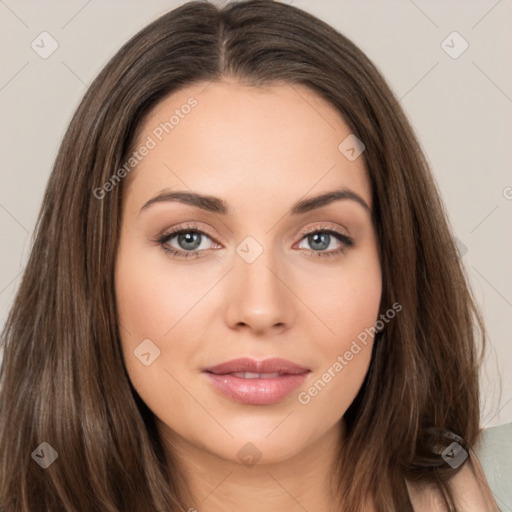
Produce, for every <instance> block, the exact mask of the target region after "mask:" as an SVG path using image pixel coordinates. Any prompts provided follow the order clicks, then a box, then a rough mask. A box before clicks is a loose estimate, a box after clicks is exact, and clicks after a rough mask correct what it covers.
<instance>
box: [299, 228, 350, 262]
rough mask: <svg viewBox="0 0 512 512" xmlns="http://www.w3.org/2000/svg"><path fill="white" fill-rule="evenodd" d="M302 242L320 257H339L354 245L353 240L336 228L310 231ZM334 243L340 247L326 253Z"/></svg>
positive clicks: (300, 247) (313, 253)
mask: <svg viewBox="0 0 512 512" xmlns="http://www.w3.org/2000/svg"><path fill="white" fill-rule="evenodd" d="M302 240H305V241H306V242H307V243H308V244H309V245H310V247H311V248H312V255H314V256H320V257H324V256H325V257H328V256H337V255H339V254H341V253H343V252H345V251H346V250H347V249H348V248H350V247H352V246H353V245H354V240H353V239H352V238H350V237H349V236H347V235H345V234H344V233H342V232H341V231H337V230H336V229H334V228H322V227H316V228H315V229H314V230H312V231H308V232H307V233H306V234H305V236H303V238H302ZM302 240H301V244H302V243H303V242H302ZM333 242H337V243H338V247H336V248H334V249H332V248H331V249H332V250H330V251H326V249H328V248H329V246H330V245H331V244H332V243H333ZM298 248H299V249H302V248H303V247H302V246H299V247H298Z"/></svg>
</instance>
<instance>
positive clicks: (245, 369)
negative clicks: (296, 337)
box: [204, 358, 311, 405]
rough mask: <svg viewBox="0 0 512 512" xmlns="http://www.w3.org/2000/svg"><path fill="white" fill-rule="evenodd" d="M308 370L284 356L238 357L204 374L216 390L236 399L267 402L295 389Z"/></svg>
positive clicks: (272, 401)
mask: <svg viewBox="0 0 512 512" xmlns="http://www.w3.org/2000/svg"><path fill="white" fill-rule="evenodd" d="M310 371H311V370H309V369H308V368H305V367H303V366H300V365H298V364H295V363H292V362H291V361H287V360H286V359H280V358H272V359H266V360H264V361H255V360H254V359H249V358H240V359H233V360H232V361H227V362H225V363H222V364H219V365H216V366H212V367H208V368H205V369H204V374H205V375H206V377H207V378H208V380H209V382H210V383H211V384H212V385H213V386H214V387H215V388H216V389H217V391H219V392H220V393H221V394H223V395H224V396H226V397H228V398H230V399H232V400H234V401H236V402H239V403H242V404H249V405H267V404H273V403H276V402H279V401H280V400H282V399H283V398H284V397H286V396H287V395H289V394H290V393H291V392H292V391H293V390H294V389H296V388H298V387H299V386H300V385H301V384H302V383H303V382H304V380H305V378H306V376H307V374H308V373H309V372H310ZM258 374H259V375H258ZM261 374H263V375H261Z"/></svg>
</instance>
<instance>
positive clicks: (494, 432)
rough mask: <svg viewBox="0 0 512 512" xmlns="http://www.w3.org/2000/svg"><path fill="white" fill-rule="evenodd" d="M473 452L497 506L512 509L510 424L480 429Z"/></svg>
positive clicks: (511, 436)
mask: <svg viewBox="0 0 512 512" xmlns="http://www.w3.org/2000/svg"><path fill="white" fill-rule="evenodd" d="M473 451H474V455H475V457H476V459H477V460H478V462H479V464H480V466H481V468H482V472H483V473H484V475H485V479H486V480H487V482H488V484H489V487H490V490H491V492H492V494H493V496H494V499H495V501H496V503H497V505H498V506H499V507H500V508H502V510H508V509H512V486H511V485H510V483H511V482H512V423H506V424H505V425H500V426H498V427H491V428H485V429H482V430H481V432H480V436H479V439H478V441H477V443H476V444H475V446H474V447H473ZM507 507H508V508H507Z"/></svg>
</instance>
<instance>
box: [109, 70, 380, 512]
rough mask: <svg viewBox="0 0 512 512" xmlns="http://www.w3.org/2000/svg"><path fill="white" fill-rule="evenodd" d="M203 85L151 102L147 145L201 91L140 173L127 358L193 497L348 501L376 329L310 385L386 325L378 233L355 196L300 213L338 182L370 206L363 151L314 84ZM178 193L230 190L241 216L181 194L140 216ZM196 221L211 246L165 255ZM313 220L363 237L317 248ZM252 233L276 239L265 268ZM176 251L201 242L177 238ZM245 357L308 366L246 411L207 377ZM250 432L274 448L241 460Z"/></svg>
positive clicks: (128, 193)
mask: <svg viewBox="0 0 512 512" xmlns="http://www.w3.org/2000/svg"><path fill="white" fill-rule="evenodd" d="M206 85H207V84H196V85H194V86H189V87H187V88H185V89H183V90H181V91H178V92H175V93H173V94H171V95H170V96H168V97H167V98H166V99H164V100H163V101H162V102H160V103H159V104H158V105H157V106H156V107H155V108H154V109H153V111H152V112H151V113H150V115H149V116H148V117H147V118H146V119H145V120H144V122H143V124H142V126H141V127H140V132H139V136H138V140H137V142H136V144H135V147H139V146H140V144H142V143H143V142H144V141H145V140H147V137H148V136H151V134H152V132H153V130H154V129H155V127H157V126H158V125H159V124H160V123H161V122H163V121H165V120H168V119H169V116H170V115H171V114H172V113H173V112H174V111H175V109H179V108H180V107H181V106H182V105H183V104H185V103H186V102H187V99H188V98H190V97H191V96H193V97H194V98H196V99H197V101H198V104H197V106H195V107H194V108H193V109H192V110H191V112H190V114H188V115H187V116H184V118H183V119H180V122H179V124H178V125H176V126H175V127H174V129H173V130H172V132H170V133H169V134H167V135H165V137H164V138H163V139H162V141H160V142H158V144H157V146H156V147H155V148H153V149H151V151H150V152H149V154H147V156H145V157H144V158H143V159H142V160H141V161H140V163H138V165H137V166H136V169H135V170H134V171H132V173H131V174H130V175H129V176H128V177H127V178H125V179H126V182H125V186H126V188H125V190H124V199H123V215H122V228H121V237H120V245H119V252H118V259H117V264H116V275H115V282H116V296H117V307H118V314H119V321H120V324H121V326H122V329H121V331H122V350H123V354H124V360H125V365H126V368H127V371H128V374H129V377H130V379H131V381H132V383H133V386H134V387H135V389H136V390H137V392H138V393H139V395H140V396H141V398H142V399H143V400H144V402H145V403H146V404H147V405H148V407H149V408H150V409H151V410H152V411H153V413H154V414H155V416H156V419H157V425H158V430H159V432H160V434H161V435H162V437H163V439H164V441H165V444H166V446H167V447H168V449H169V451H172V453H173V456H174V457H176V458H177V460H178V461H179V462H180V464H181V465H182V467H183V471H184V474H185V476H186V478H187V479H188V482H189V486H190V489H191V490H192V493H193V496H194V497H195V502H194V503H191V505H190V506H191V508H192V507H196V508H197V510H199V511H200V512H203V511H204V512H209V511H219V510H222V511H235V510H237V511H239V510H240V506H241V504H243V510H244V511H246V512H253V511H261V510H284V511H290V512H294V511H303V510H304V509H306V510H316V511H320V512H323V511H328V510H333V509H334V507H335V502H336V496H335V492H334V491H333V489H332V488H331V486H330V479H331V477H332V475H333V471H332V468H331V465H332V463H333V461H334V460H335V458H336V453H337V450H339V449H340V448H341V446H340V435H339V434H340V432H341V431H342V430H343V428H344V425H343V415H344V413H345V411H346V410H347V408H348V407H349V405H350V404H351V402H352V401H353V399H354V398H355V396H356V394H357V392H358V390H359V389H360V386H361V384H362V382H363V380H364V377H365V375H366V373H367V370H368V366H369V363H370V356H371V347H372V342H373V340H372V338H371V337H370V338H368V343H367V345H366V346H363V345H361V347H362V350H361V351H360V352H358V353H357V355H355V356H354V357H353V359H352V360H351V361H350V362H349V363H348V364H347V365H346V366H345V367H344V368H343V370H342V371H341V372H339V373H337V374H336V377H334V378H332V379H331V381H330V382H329V383H328V384H327V385H326V386H325V387H324V388H323V389H322V391H321V392H319V393H318V394H317V395H316V396H315V397H312V398H311V401H310V402H309V403H308V404H306V405H303V404H301V403H300V402H299V401H298V399H297V395H298V393H299V392H300V391H301V390H307V389H308V388H309V387H310V386H312V384H313V383H314V382H315V381H317V380H318V379H320V378H321V376H322V374H324V373H325V372H326V371H327V369H328V368H330V367H332V366H333V363H334V362H335V361H336V360H337V358H338V356H340V355H343V354H344V353H345V352H346V351H347V350H348V349H349V348H350V346H351V343H352V342H353V341H354V340H355V339H356V337H357V336H358V335H359V334H360V333H361V332H363V331H364V330H365V328H369V327H372V326H374V324H375V322H376V320H377V319H378V311H379V303H380V299H381V293H382V289H381V268H380V261H379V253H378V246H377V238H376V233H375V229H374V226H373V224H372V221H371V214H370V210H369V209H366V208H364V207H363V206H361V205H360V204H358V203H357V202H356V201H353V200H350V199H343V200H339V201H335V202H332V203H330V204H329V205H326V206H323V207H321V208H318V209H316V210H313V211H311V212H308V213H305V214H301V215H289V214H288V210H289V209H290V208H291V206H292V205H293V204H294V203H295V202H296V201H298V200H300V199H304V198H309V197H313V196H316V195H318V194H321V193H324V192H328V191H332V190H335V189H338V188H340V187H347V188H349V189H351V190H352V191H353V192H355V193H356V194H358V195H359V196H360V197H361V198H362V199H363V200H364V201H365V202H366V203H367V205H368V207H369V208H370V209H371V206H372V205H371V188H370V184H369V181H368V176H367V172H366V169H365V166H364V161H363V159H362V158H357V159H356V160H354V161H349V160H348V159H347V158H345V156H344V155H343V154H342V153H341V152H340V151H339V150H338V145H339V144H340V142H341V141H343V140H344V139H345V138H346V137H347V136H348V135H349V134H350V129H349V128H348V126H347V125H346V124H345V123H344V121H343V119H342V118H341V116H340V115H339V114H338V112H337V111H336V110H335V109H333V108H332V107H331V106H330V105H329V104H328V103H327V102H325V101H324V100H322V99H321V98H320V97H318V96H317V95H315V94H314V93H313V92H311V91H309V90H308V89H306V88H304V87H301V86H297V85H293V86H291V85H273V86H265V87H262V88H256V87H248V86H245V85H242V84H240V83H237V82H236V81H232V80H227V79H224V80H223V81H222V82H219V83H210V84H208V85H207V87H206ZM205 87H206V88H205ZM153 138H154V137H153ZM164 190H182V191H186V192H190V191H194V192H198V193H202V194H208V195H211V196H215V197H218V198H222V199H223V200H225V201H226V202H227V203H228V205H229V207H230V209H231V210H232V212H231V213H230V214H228V215H220V214H214V213H211V212H206V211H203V210H201V209H199V208H197V207H194V206H191V205H186V204H182V203H179V202H158V203H154V204H152V205H151V206H148V207H146V208H144V209H143V210H142V211H141V208H142V207H143V205H144V204H145V203H146V202H147V201H148V200H150V199H151V198H153V197H155V196H157V195H158V194H160V193H161V192H162V191H164ZM188 222H193V223H194V224H196V225H197V228H199V229H200V230H203V231H205V232H206V233H207V235H208V236H206V237H204V236H203V237H202V239H201V240H202V241H201V245H200V248H199V249H198V250H199V251H202V253H201V256H200V257H199V258H176V257H173V256H172V255H170V254H167V253H166V252H165V251H164V249H163V247H162V245H161V244H160V243H159V242H158V241H157V239H158V238H159V236H160V235H162V234H165V233H166V232H167V231H168V230H169V229H170V228H172V227H181V226H183V225H184V224H187V223H188ZM316 227H318V230H317V231H320V232H322V233H324V232H325V229H332V228H334V229H339V230H341V232H342V233H344V234H346V235H347V236H349V237H351V238H352V239H353V240H354V245H353V246H352V247H346V249H345V250H344V251H343V252H341V253H339V254H338V255H336V256H332V257H327V256H326V257H318V256H317V255H315V252H322V251H323V252H332V251H334V250H336V249H338V248H339V247H342V246H343V242H340V241H338V240H337V239H336V238H335V237H334V236H332V235H331V237H330V241H328V244H329V245H328V247H327V248H326V249H320V250H319V249H317V250H316V251H315V249H314V248H313V247H312V241H311V239H310V240H309V241H308V237H307V236H306V234H304V233H303V232H304V230H307V229H310V228H311V229H312V228H316ZM189 231H194V230H193V229H192V230H189ZM248 236H251V237H253V238H254V239H255V240H256V241H257V242H258V243H259V244H260V246H261V247H262V249H263V252H262V253H261V255H260V256H259V257H258V258H257V259H256V260H255V261H254V262H252V263H248V262H247V261H245V260H244V259H243V258H242V257H240V256H239V254H238V253H237V252H236V249H237V247H238V246H239V245H240V244H241V242H242V241H244V239H245V238H246V237H248ZM167 246H171V247H173V248H175V249H178V250H181V251H183V252H186V250H187V249H186V247H187V246H186V244H185V245H184V244H183V243H182V244H181V245H179V241H178V237H177V236H174V238H173V239H171V240H169V241H168V242H167ZM144 339H150V340H151V341H152V342H153V343H154V344H155V345H156V346H157V347H158V348H159V350H160V356H159V357H158V358H156V359H155V360H154V362H153V363H152V364H151V365H149V366H145V365H144V364H142V363H141V361H140V360H139V359H138V358H137V357H135V356H134V350H135V349H136V348H137V346H138V345H139V344H140V343H141V342H142V340H144ZM244 356H245V357H252V358H254V359H266V358H269V357H282V358H285V359H289V360H291V361H293V362H295V363H298V364H301V365H303V366H306V367H308V368H309V369H311V372H310V374H309V375H308V377H307V379H306V381H305V383H304V385H303V386H301V388H300V389H298V390H297V391H296V392H292V393H291V394H290V395H289V396H287V397H286V398H285V399H283V400H282V401H280V402H278V403H276V404H272V405H242V404H239V403H236V402H234V401H232V400H230V399H228V398H226V397H224V396H223V395H221V394H219V393H218V392H217V391H216V390H215V389H214V388H213V387H212V386H211V385H210V384H209V382H208V381H207V379H206V378H205V375H204V374H203V373H202V370H203V368H204V367H206V366H211V365H215V364H219V363H221V362H224V361H228V360H230V359H233V358H237V357H244ZM247 443H252V444H253V445H254V446H255V447H256V448H257V450H258V452H259V454H260V457H261V458H259V460H258V461H257V463H256V464H255V465H252V466H249V465H246V464H244V463H243V461H242V460H241V458H239V456H238V455H237V454H238V453H239V451H240V450H241V449H242V450H243V449H244V448H243V447H244V446H246V445H247ZM245 450H247V448H245ZM243 453H244V451H242V454H243ZM369 500H370V501H369V508H368V510H372V509H373V508H372V507H371V498H369Z"/></svg>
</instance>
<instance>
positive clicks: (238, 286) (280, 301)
mask: <svg viewBox="0 0 512 512" xmlns="http://www.w3.org/2000/svg"><path fill="white" fill-rule="evenodd" d="M292 288H293V286H290V284H289V283H287V279H286V275H285V273H284V272H283V271H282V270H281V267H279V265H277V264H276V261H275V259H274V258H273V256H272V254H271V251H270V250H264V251H263V253H262V254H261V255H260V256H259V257H258V258H257V259H256V260H255V261H253V262H252V263H248V262H247V261H245V260H244V259H242V258H240V257H238V256H236V260H235V265H234V269H233V270H232V271H231V272H230V281H229V286H228V290H227V297H226V300H227V306H226V310H225V311H226V323H227V324H228V325H229V327H230V328H232V329H236V330H246V331H251V332H252V333H253V334H258V335H264V334H271V333H272V334H275V333H276V332H282V331H284V330H286V329H288V328H290V326H291V325H292V323H293V320H294V318H295V314H296V309H295V301H296V300H297V299H296V297H295V296H294V294H293V292H292V291H291V289H292Z"/></svg>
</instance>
